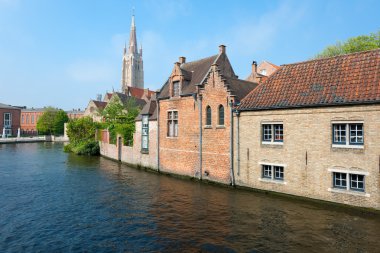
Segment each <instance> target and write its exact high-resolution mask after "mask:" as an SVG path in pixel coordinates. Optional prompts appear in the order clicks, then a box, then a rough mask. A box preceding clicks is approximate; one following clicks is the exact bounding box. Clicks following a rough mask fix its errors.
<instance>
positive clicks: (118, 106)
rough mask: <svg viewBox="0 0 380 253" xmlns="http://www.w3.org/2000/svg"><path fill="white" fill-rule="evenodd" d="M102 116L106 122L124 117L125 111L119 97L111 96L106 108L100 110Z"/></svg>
mask: <svg viewBox="0 0 380 253" xmlns="http://www.w3.org/2000/svg"><path fill="white" fill-rule="evenodd" d="M102 116H103V117H104V119H105V121H106V122H117V121H119V119H120V118H125V117H126V116H127V113H126V112H125V108H124V105H123V103H122V102H121V101H120V99H119V97H117V96H113V98H112V100H111V101H110V102H109V103H108V105H107V106H106V108H104V110H103V111H102Z"/></svg>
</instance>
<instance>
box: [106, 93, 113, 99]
mask: <svg viewBox="0 0 380 253" xmlns="http://www.w3.org/2000/svg"><path fill="white" fill-rule="evenodd" d="M106 96H107V98H108V100H110V99H111V98H112V93H108V92H107V93H106Z"/></svg>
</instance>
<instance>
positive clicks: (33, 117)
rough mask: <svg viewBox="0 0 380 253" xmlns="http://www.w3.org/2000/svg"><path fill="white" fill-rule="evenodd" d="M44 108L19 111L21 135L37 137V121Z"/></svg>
mask: <svg viewBox="0 0 380 253" xmlns="http://www.w3.org/2000/svg"><path fill="white" fill-rule="evenodd" d="M44 112H45V108H25V109H22V110H21V134H22V135H37V134H38V133H37V121H38V119H39V118H40V117H41V115H42V114H43V113H44Z"/></svg>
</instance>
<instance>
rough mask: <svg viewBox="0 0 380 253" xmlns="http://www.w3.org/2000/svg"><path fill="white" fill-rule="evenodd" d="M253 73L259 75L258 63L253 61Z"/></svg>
mask: <svg viewBox="0 0 380 253" xmlns="http://www.w3.org/2000/svg"><path fill="white" fill-rule="evenodd" d="M252 73H255V74H256V73H257V62H256V61H253V62H252Z"/></svg>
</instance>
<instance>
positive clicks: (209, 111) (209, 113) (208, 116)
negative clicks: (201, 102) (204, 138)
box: [206, 106, 211, 126]
mask: <svg viewBox="0 0 380 253" xmlns="http://www.w3.org/2000/svg"><path fill="white" fill-rule="evenodd" d="M206 125H207V126H211V107H210V106H207V107H206Z"/></svg>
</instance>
